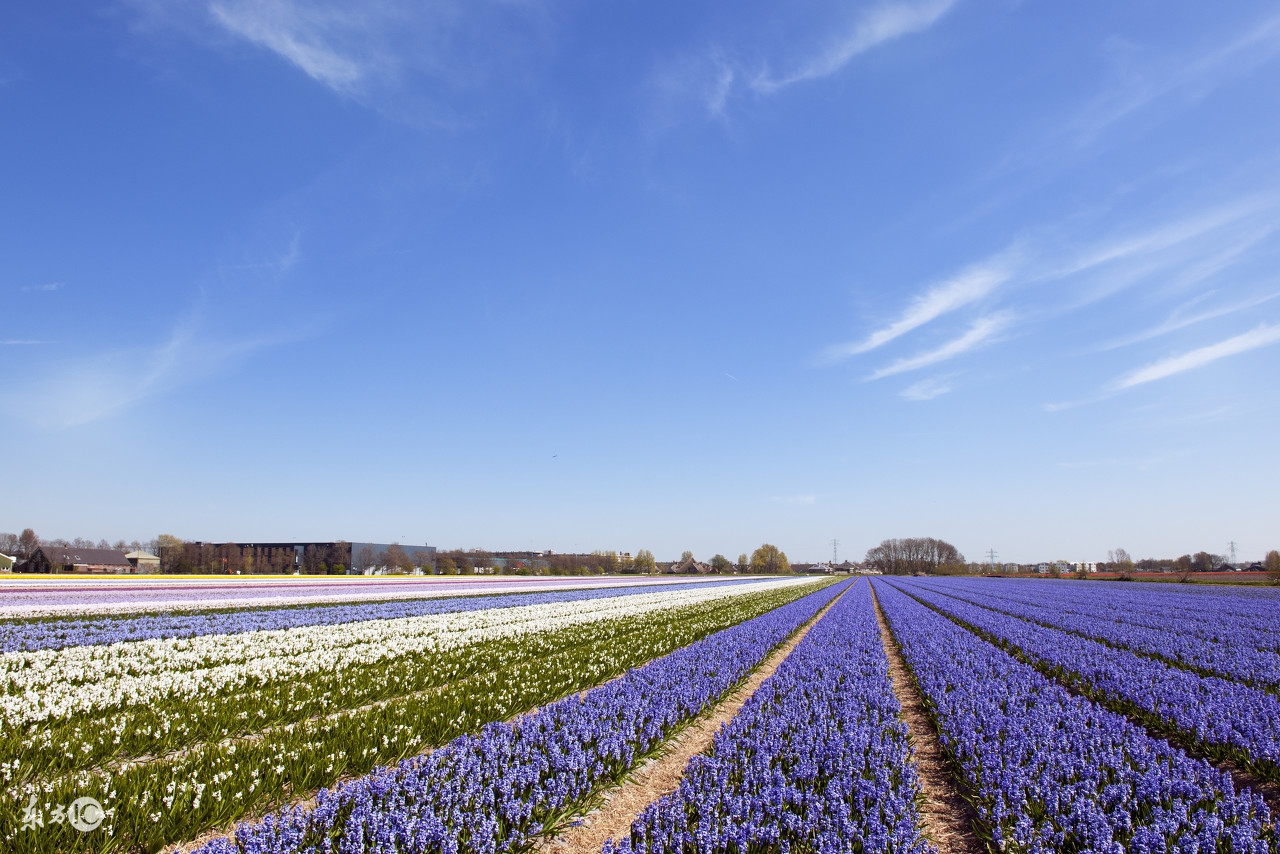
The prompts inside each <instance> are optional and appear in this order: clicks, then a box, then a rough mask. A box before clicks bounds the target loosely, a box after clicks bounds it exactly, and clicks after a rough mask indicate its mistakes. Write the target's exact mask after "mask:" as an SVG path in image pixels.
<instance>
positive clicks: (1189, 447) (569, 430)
mask: <svg viewBox="0 0 1280 854" xmlns="http://www.w3.org/2000/svg"><path fill="white" fill-rule="evenodd" d="M0 111H2V114H3V116H4V132H3V134H0V155H2V156H0V170H2V171H0V188H2V190H0V198H2V199H3V202H2V203H0V317H2V318H3V329H2V330H0V342H3V343H0V391H3V393H4V399H5V401H6V402H7V404H8V405H7V406H6V408H5V409H6V412H5V415H4V417H3V418H0V448H2V449H3V451H0V461H2V462H3V471H4V482H5V487H4V489H3V490H0V529H4V530H20V529H21V528H23V527H27V526H31V527H34V528H35V529H36V530H37V532H39V533H41V534H42V535H45V536H64V537H75V536H88V537H92V538H99V537H107V538H110V539H116V538H118V537H122V538H125V539H133V538H135V537H138V538H144V539H145V538H149V537H151V536H154V535H155V534H157V533H159V532H161V531H163V532H167V533H174V534H177V535H179V536H183V537H188V538H191V539H204V540H217V541H221V540H229V539H241V540H254V539H259V540H261V539H330V538H334V537H342V538H348V539H357V540H373V541H383V542H386V541H391V540H402V541H408V542H423V541H425V542H429V543H432V544H438V545H440V546H443V547H463V548H467V547H473V546H484V547H488V548H547V547H550V548H554V549H556V550H561V551H567V550H583V551H586V550H592V549H610V548H611V549H618V550H626V551H635V550H636V549H638V548H650V549H652V550H654V551H655V553H656V554H657V555H658V556H659V557H660V558H661V557H675V556H676V555H678V554H679V552H680V551H681V550H683V549H686V548H688V549H692V550H693V551H694V552H695V553H696V554H697V555H698V556H699V557H709V556H710V555H711V554H713V553H715V552H723V553H725V554H727V555H730V556H731V557H732V556H735V555H736V554H737V553H738V552H740V551H750V550H751V549H752V548H753V547H755V546H756V545H758V544H759V543H760V542H762V541H766V540H767V541H770V542H774V543H776V544H778V545H779V546H781V547H782V548H783V549H784V550H786V551H787V553H788V554H789V555H791V557H792V558H793V559H796V560H816V559H820V558H822V557H824V556H827V555H829V554H830V541H831V540H832V539H833V538H838V539H839V540H840V542H841V544H842V545H841V556H842V557H844V556H852V557H859V556H861V554H862V553H863V552H864V551H865V550H866V549H867V548H868V547H870V546H872V545H874V544H875V543H877V542H879V540H880V539H882V538H885V537H892V536H937V537H942V538H945V539H948V540H950V541H952V542H954V543H955V544H956V545H957V546H959V547H960V549H961V550H962V551H963V552H964V553H965V554H966V555H968V556H970V557H971V558H975V559H976V558H978V557H979V556H980V555H981V554H982V553H985V551H986V550H987V549H988V548H995V549H996V550H998V552H999V554H1000V556H1001V558H1003V559H1007V560H1022V561H1030V560H1040V559H1053V558H1062V559H1071V560H1098V559H1104V558H1105V553H1106V550H1107V549H1110V548H1115V547H1117V546H1121V547H1124V548H1126V549H1128V550H1129V551H1130V552H1132V553H1134V554H1135V556H1139V557H1141V556H1148V555H1151V556H1176V555H1177V554H1181V553H1184V552H1191V551H1198V550H1200V549H1206V550H1209V551H1214V552H1222V551H1224V550H1225V549H1226V544H1227V542H1228V541H1229V540H1235V541H1236V542H1237V543H1238V544H1239V546H1240V550H1241V554H1242V556H1245V557H1258V556H1261V555H1262V554H1263V552H1265V551H1266V550H1267V549H1271V548H1278V547H1280V526H1277V523H1276V519H1277V518H1280V516H1278V514H1277V509H1278V508H1277V500H1276V498H1275V484H1276V482H1277V480H1278V478H1280V453H1278V452H1277V442H1276V439H1275V432H1276V427H1275V425H1276V424H1277V423H1278V422H1280V417H1278V416H1280V404H1278V402H1277V394H1276V391H1277V387H1278V383H1277V376H1278V371H1280V264H1278V263H1277V262H1278V261H1280V233H1278V232H1277V229H1278V228H1280V15H1277V13H1276V9H1275V6H1274V4H1269V3H1262V2H1258V3H1248V2H1240V3H1232V4H1228V5H1225V6H1224V5H1221V4H1204V3H1194V2H1128V3H1108V2H1082V3H1072V4H1050V3H1043V2H982V3H980V2H976V0H970V2H964V0H955V2H952V1H951V0H902V2H893V0H890V2H884V3H861V2H859V3H851V2H821V0H802V1H801V2H794V3H784V4H776V3H763V2H752V0H747V1H746V2H743V0H739V2H733V3H727V2H709V3H701V4H689V3H657V4H655V3H644V4H641V3H631V2H623V3H575V2H552V0H545V2H543V0H504V1H503V2H490V0H470V2H456V3H454V2H441V3H430V4H418V3H410V2H382V0H374V2H367V3H362V4H356V5H352V4H343V3H328V2H317V3H302V2H295V1H294V0H271V2H244V0H214V2H167V0H125V2H119V3H93V4H75V3H70V4H9V5H7V6H6V7H5V8H4V9H3V10H0Z"/></svg>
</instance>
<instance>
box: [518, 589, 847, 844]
mask: <svg viewBox="0 0 1280 854" xmlns="http://www.w3.org/2000/svg"><path fill="white" fill-rule="evenodd" d="M843 595H844V594H843V593H842V594H841V596H843ZM839 599H840V596H837V597H836V598H835V599H833V600H832V601H831V602H830V603H829V604H828V605H827V606H826V607H825V608H823V609H822V610H821V611H819V612H818V614H817V615H816V616H815V617H814V618H813V619H812V620H810V621H809V622H808V623H806V624H805V625H804V626H802V627H801V628H800V630H799V631H797V632H796V633H795V634H794V635H792V636H791V638H790V639H789V640H788V641H787V642H786V643H784V644H782V646H780V647H778V648H777V649H776V650H774V651H773V652H772V653H771V654H770V655H769V657H768V658H766V659H765V660H764V663H763V664H761V665H760V666H759V667H758V668H757V669H756V670H755V672H753V673H752V674H751V676H750V677H748V678H747V681H746V682H744V683H743V684H742V685H741V686H740V687H739V688H738V689H737V690H735V691H734V692H733V693H731V694H730V695H729V696H728V697H726V698H725V699H723V700H721V701H720V703H719V704H718V705H717V706H716V707H715V708H713V709H711V710H710V711H709V712H708V713H706V714H704V715H702V716H701V717H699V718H698V719H697V720H696V721H694V722H693V723H692V724H691V725H689V726H688V727H687V728H685V729H683V730H681V731H680V733H679V734H677V735H676V736H675V737H674V738H673V739H672V740H671V741H669V742H668V743H667V744H666V745H665V746H664V749H663V750H662V752H661V753H660V754H659V755H657V756H655V757H653V758H651V759H649V760H648V761H647V762H645V763H644V764H642V765H641V766H640V767H639V768H637V769H635V770H634V771H633V772H632V773H631V775H630V777H629V778H628V780H627V781H626V782H625V783H623V784H622V785H620V786H616V787H614V788H613V789H610V790H608V791H606V792H605V793H604V794H603V796H602V797H603V800H604V803H603V804H602V805H601V806H600V807H599V808H598V809H595V810H593V811H591V812H589V813H587V814H586V815H585V816H581V817H579V818H578V819H577V821H575V822H573V823H571V824H570V826H568V827H566V828H564V829H563V830H561V831H560V832H559V833H558V834H557V835H556V836H555V837H553V838H551V839H550V840H548V841H546V842H545V843H543V845H542V846H541V847H540V848H539V849H538V854H599V852H600V849H601V847H603V845H604V844H605V842H607V841H608V840H610V839H619V838H621V837H624V836H626V835H627V834H628V833H629V832H630V831H631V823H632V822H634V821H635V820H636V817H637V816H638V815H640V813H641V812H642V811H643V810H644V808H645V807H647V806H649V804H651V803H653V802H654V801H656V800H657V799H658V798H660V797H662V796H663V795H668V794H670V793H672V792H674V791H675V790H676V789H678V788H679V787H680V780H681V779H682V778H683V777H684V769H685V766H687V765H688V764H689V760H690V759H692V758H693V757H694V756H696V755H698V754H699V753H704V752H705V751H706V750H708V749H709V748H710V747H711V741H712V739H713V738H714V736H715V734H716V732H717V731H718V730H719V729H720V727H722V726H723V725H725V724H727V723H728V722H729V721H731V720H733V717H734V715H736V714H737V713H738V712H739V710H741V709H742V707H743V706H744V705H746V702H747V700H749V699H751V695H752V694H754V693H755V692H756V691H757V690H758V689H759V688H760V686H761V685H762V684H764V681H765V680H766V679H768V678H769V677H770V676H772V675H773V673H774V671H776V670H777V669H778V667H779V666H780V665H781V664H782V662H783V661H785V660H786V658H787V656H789V655H790V654H791V651H792V650H794V649H795V648H796V646H797V645H798V644H799V643H800V641H801V640H803V639H804V636H805V635H806V634H808V633H809V629H811V628H812V627H813V626H814V625H816V624H817V622H818V620H821V619H822V617H823V616H824V615H825V614H826V613H827V611H829V610H831V608H832V607H833V606H834V605H835V603H836V602H837V601H839Z"/></svg>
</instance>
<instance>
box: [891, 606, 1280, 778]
mask: <svg viewBox="0 0 1280 854" xmlns="http://www.w3.org/2000/svg"><path fill="white" fill-rule="evenodd" d="M904 586H905V588H906V589H907V590H908V591H910V592H911V593H912V594H913V595H915V596H918V597H919V598H920V599H921V600H923V601H925V602H928V603H929V604H931V605H934V606H936V607H938V608H941V609H942V610H943V611H945V612H947V613H948V614H951V615H953V616H955V617H958V618H959V619H961V620H964V621H965V622H966V623H968V624H969V625H971V626H973V627H975V628H977V629H979V630H980V631H983V632H986V633H988V634H989V635H991V636H992V637H995V638H998V639H999V640H1001V641H1003V642H1005V643H1008V644H1011V645H1012V646H1014V647H1016V648H1017V649H1018V650H1019V651H1021V652H1022V653H1023V654H1024V655H1026V656H1027V657H1029V658H1030V659H1031V660H1033V661H1035V662H1037V663H1039V664H1040V665H1041V666H1042V667H1044V668H1047V669H1049V670H1051V671H1053V672H1056V673H1061V674H1062V675H1064V676H1066V678H1068V679H1070V680H1072V682H1073V683H1074V684H1075V685H1076V686H1078V687H1079V688H1080V689H1082V690H1084V691H1086V692H1088V693H1089V694H1090V696H1093V697H1094V698H1096V699H1098V700H1099V701H1100V702H1103V703H1106V704H1108V705H1111V706H1113V707H1115V708H1116V709H1117V710H1118V711H1122V712H1134V713H1136V714H1138V715H1140V716H1142V717H1143V718H1144V719H1146V720H1147V721H1148V722H1150V723H1151V724H1152V725H1153V726H1154V727H1156V728H1160V729H1164V730H1166V731H1168V732H1170V733H1175V734H1179V735H1182V736H1184V737H1187V738H1190V739H1192V740H1194V741H1195V742H1198V743H1199V744H1200V746H1201V747H1202V749H1204V750H1205V751H1206V752H1207V753H1209V755H1211V756H1214V757H1215V758H1220V757H1230V758H1234V759H1237V760H1238V761H1240V762H1242V763H1244V764H1246V765H1248V766H1250V767H1252V768H1253V769H1254V770H1256V771H1258V772H1259V773H1260V774H1262V775H1263V776H1265V777H1268V778H1270V779H1280V767H1278V766H1280V698H1277V697H1275V696H1274V695H1272V694H1268V693H1267V692H1265V691H1260V690H1258V689H1256V688H1250V687H1248V686H1246V685H1241V684H1240V683H1238V682H1232V681H1229V680H1226V679H1219V678H1217V677H1214V676H1200V675H1198V674H1196V673H1192V672H1190V671H1188V670H1183V669H1181V668H1178V667H1172V666H1170V665H1168V664H1165V663H1164V662H1162V661H1157V660H1155V659H1151V658H1146V657H1144V656H1140V655H1135V654H1134V653H1132V652H1129V651H1127V650H1123V649H1115V648H1113V647H1109V646H1107V645H1106V644H1103V643H1099V642H1098V641H1094V640H1089V639H1088V638H1083V637H1079V636H1077V635H1073V634H1070V633H1068V632H1064V631H1059V630H1057V629H1050V628H1046V627H1044V626H1041V625H1037V624H1036V623H1031V622H1028V621H1026V620H1021V619H1018V618H1017V617H1011V616H1009V615H1008V614H1004V613H1002V612H999V611H993V610H990V609H988V608H985V607H981V606H978V605H973V604H970V603H969V602H966V601H964V600H961V599H956V598H954V597H950V596H946V595H943V594H940V593H938V592H936V591H933V590H929V589H926V588H925V587H924V586H923V585H921V584H918V583H904Z"/></svg>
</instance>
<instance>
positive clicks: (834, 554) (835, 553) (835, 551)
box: [831, 540, 840, 566]
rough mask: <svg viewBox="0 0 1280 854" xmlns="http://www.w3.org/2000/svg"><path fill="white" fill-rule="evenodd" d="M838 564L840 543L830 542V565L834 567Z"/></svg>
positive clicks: (837, 541) (836, 541)
mask: <svg viewBox="0 0 1280 854" xmlns="http://www.w3.org/2000/svg"><path fill="white" fill-rule="evenodd" d="M838 563H840V541H839V540H832V541H831V565H832V566H835V565H836V564H838Z"/></svg>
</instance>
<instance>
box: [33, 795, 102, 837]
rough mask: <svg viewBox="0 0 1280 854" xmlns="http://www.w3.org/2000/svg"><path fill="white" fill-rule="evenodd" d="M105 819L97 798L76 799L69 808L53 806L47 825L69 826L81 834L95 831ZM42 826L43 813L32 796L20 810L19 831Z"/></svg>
mask: <svg viewBox="0 0 1280 854" xmlns="http://www.w3.org/2000/svg"><path fill="white" fill-rule="evenodd" d="M45 806H46V807H47V806H48V804H45ZM106 817H107V811H106V810H104V809H103V808H102V804H101V803H100V802H99V801H98V799H97V798H76V799H75V800H74V801H72V802H71V805H70V806H65V807H64V806H63V805H62V804H54V805H53V809H51V810H50V811H49V815H48V819H49V824H63V823H66V824H70V825H71V826H72V827H74V828H75V829H76V830H78V831H80V832H81V833H88V832H89V831H91V830H97V829H98V827H99V826H100V825H101V824H102V820H103V819H104V818H106ZM44 826H45V812H44V810H43V809H41V808H40V807H39V806H38V805H37V804H36V796H35V795H32V796H31V800H30V801H28V802H27V805H26V806H25V807H23V808H22V825H21V829H22V830H36V829H37V828H41V827H44Z"/></svg>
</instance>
